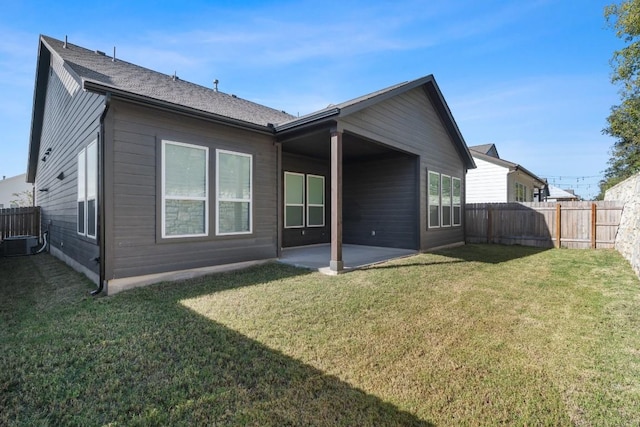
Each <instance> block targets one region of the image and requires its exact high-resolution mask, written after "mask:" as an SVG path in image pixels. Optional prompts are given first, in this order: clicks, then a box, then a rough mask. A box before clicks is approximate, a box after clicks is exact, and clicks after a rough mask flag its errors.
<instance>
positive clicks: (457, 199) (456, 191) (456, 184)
mask: <svg viewBox="0 0 640 427" xmlns="http://www.w3.org/2000/svg"><path fill="white" fill-rule="evenodd" d="M452 183H453V199H452V203H453V225H460V221H461V215H462V207H461V201H462V200H461V199H462V197H461V195H462V181H461V180H460V178H452Z"/></svg>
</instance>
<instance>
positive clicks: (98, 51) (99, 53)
mask: <svg viewBox="0 0 640 427" xmlns="http://www.w3.org/2000/svg"><path fill="white" fill-rule="evenodd" d="M96 53H97V54H98V55H100V56H105V55H106V53H104V52H103V51H101V50H96Z"/></svg>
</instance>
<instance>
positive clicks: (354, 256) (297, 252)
mask: <svg viewBox="0 0 640 427" xmlns="http://www.w3.org/2000/svg"><path fill="white" fill-rule="evenodd" d="M417 253H418V251H416V250H413V249H398V248H384V247H380V246H364V245H352V244H343V245H342V260H343V262H344V269H343V271H350V270H356V269H359V268H363V267H368V266H370V265H374V264H378V263H381V262H385V261H389V260H392V259H396V258H403V257H407V256H411V255H415V254H417ZM330 258H331V244H330V243H325V244H319V245H310V246H298V247H293V248H285V249H283V250H282V255H281V256H280V259H279V261H280V262H281V263H283V264H288V265H293V266H295V267H302V268H309V269H312V270H318V271H320V272H321V273H325V274H337V273H338V272H336V271H334V270H331V269H330V268H329V261H330Z"/></svg>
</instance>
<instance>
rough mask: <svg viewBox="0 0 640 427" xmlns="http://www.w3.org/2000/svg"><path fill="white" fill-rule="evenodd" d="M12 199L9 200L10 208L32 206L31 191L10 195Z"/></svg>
mask: <svg viewBox="0 0 640 427" xmlns="http://www.w3.org/2000/svg"><path fill="white" fill-rule="evenodd" d="M11 195H12V196H13V197H14V199H13V200H11V207H16V208H26V207H29V206H33V191H31V190H24V191H21V192H19V193H12V194H11Z"/></svg>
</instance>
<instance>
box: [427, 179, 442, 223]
mask: <svg viewBox="0 0 640 427" xmlns="http://www.w3.org/2000/svg"><path fill="white" fill-rule="evenodd" d="M439 226H440V174H439V173H437V172H429V227H439Z"/></svg>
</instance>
